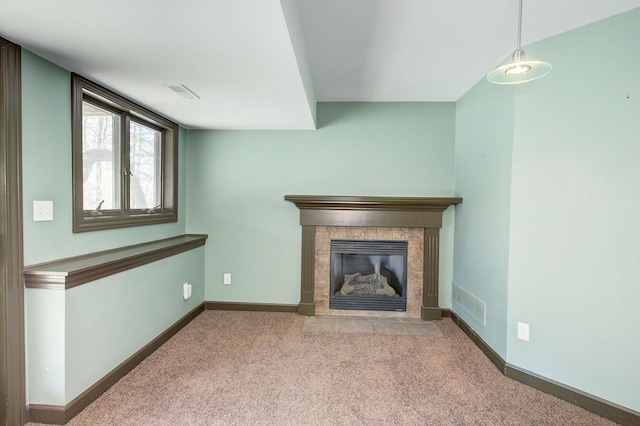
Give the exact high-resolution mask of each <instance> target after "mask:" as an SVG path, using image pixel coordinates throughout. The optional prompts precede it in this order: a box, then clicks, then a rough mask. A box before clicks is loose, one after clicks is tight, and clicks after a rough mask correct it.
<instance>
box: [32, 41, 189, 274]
mask: <svg viewBox="0 0 640 426" xmlns="http://www.w3.org/2000/svg"><path fill="white" fill-rule="evenodd" d="M22 97H23V99H22V102H23V107H22V110H23V112H22V156H23V198H24V262H25V265H31V264H35V263H41V262H46V261H49V260H55V259H60V258H64V257H70V256H75V255H79V254H83V253H86V252H93V251H99V250H106V249H110V248H114V247H119V246H123V245H127V244H135V243H139V242H144V241H150V240H155V239H159V238H165V237H171V236H174V235H179V234H182V233H184V230H185V215H184V208H185V195H184V194H185V187H184V180H183V181H181V182H180V185H181V187H180V193H179V210H178V222H176V223H172V224H163V225H151V226H138V227H132V228H123V229H119V230H112V231H96V232H85V233H80V234H73V233H72V223H71V220H72V215H71V207H72V205H71V204H72V203H71V74H70V73H69V71H66V70H64V69H62V68H60V67H58V66H56V65H54V64H52V63H51V62H48V61H46V60H44V59H42V58H40V57H38V56H36V55H34V54H33V53H31V52H29V51H27V50H26V49H22ZM180 140H181V142H180V173H181V174H182V175H183V176H184V170H185V168H186V167H185V157H186V156H185V144H184V140H185V131H184V130H181V132H180ZM34 200H50V201H53V219H54V220H53V221H52V222H34V221H33V201H34Z"/></svg>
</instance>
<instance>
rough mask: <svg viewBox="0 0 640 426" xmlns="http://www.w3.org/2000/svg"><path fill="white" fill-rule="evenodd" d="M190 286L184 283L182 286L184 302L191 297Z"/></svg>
mask: <svg viewBox="0 0 640 426" xmlns="http://www.w3.org/2000/svg"><path fill="white" fill-rule="evenodd" d="M191 291H192V290H191V284H189V283H184V284H182V297H183V298H184V300H187V299H188V298H190V297H191Z"/></svg>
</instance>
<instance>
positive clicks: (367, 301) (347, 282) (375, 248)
mask: <svg viewBox="0 0 640 426" xmlns="http://www.w3.org/2000/svg"><path fill="white" fill-rule="evenodd" d="M407 246H408V243H407V241H378V240H376V241H360V240H332V241H331V283H330V290H329V292H330V293H329V308H331V309H348V310H372V311H401V312H404V311H406V310H407Z"/></svg>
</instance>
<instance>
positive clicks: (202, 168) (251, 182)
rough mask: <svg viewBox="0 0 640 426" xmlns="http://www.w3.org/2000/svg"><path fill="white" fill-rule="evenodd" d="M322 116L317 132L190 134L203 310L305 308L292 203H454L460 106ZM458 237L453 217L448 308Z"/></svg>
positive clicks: (332, 110)
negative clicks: (214, 305) (238, 305)
mask: <svg viewBox="0 0 640 426" xmlns="http://www.w3.org/2000/svg"><path fill="white" fill-rule="evenodd" d="M317 112H318V127H319V128H318V130H315V131H189V134H188V152H187V162H188V164H189V170H188V171H187V186H188V191H189V194H188V200H187V204H188V205H187V224H188V231H189V232H202V233H208V234H209V236H210V239H209V242H208V244H207V251H206V265H205V268H206V273H205V276H206V290H205V298H206V300H211V301H239V302H260V303H283V304H297V303H298V302H299V301H300V238H301V237H300V235H301V229H300V226H299V211H298V209H297V208H296V206H295V205H294V204H292V203H289V202H286V201H284V195H285V194H319V195H389V196H402V195H405V196H451V195H453V184H454V155H453V154H454V153H453V149H454V131H455V120H454V114H455V105H454V104H452V103H385V104H379V103H378V104H373V103H320V104H318V109H317ZM452 232H453V209H452V208H450V209H449V210H448V211H447V212H446V215H445V228H444V229H443V231H442V240H441V244H442V247H443V252H444V255H443V257H442V258H441V262H442V263H441V281H440V294H441V296H442V297H441V303H442V304H443V305H441V306H444V307H449V306H450V299H451V276H452V264H451V256H452V244H453V234H452ZM445 262H446V263H445ZM224 273H231V274H232V284H231V285H227V286H225V285H223V284H222V275H223V274H224Z"/></svg>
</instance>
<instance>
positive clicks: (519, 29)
mask: <svg viewBox="0 0 640 426" xmlns="http://www.w3.org/2000/svg"><path fill="white" fill-rule="evenodd" d="M521 39H522V0H520V10H519V13H518V41H517V44H516V47H517V50H521Z"/></svg>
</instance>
